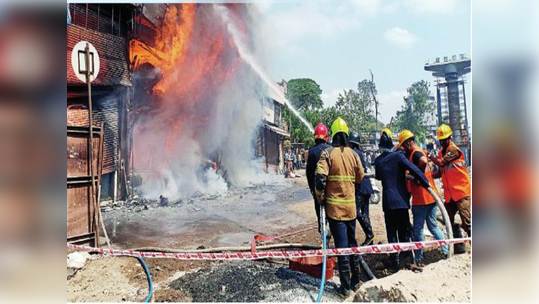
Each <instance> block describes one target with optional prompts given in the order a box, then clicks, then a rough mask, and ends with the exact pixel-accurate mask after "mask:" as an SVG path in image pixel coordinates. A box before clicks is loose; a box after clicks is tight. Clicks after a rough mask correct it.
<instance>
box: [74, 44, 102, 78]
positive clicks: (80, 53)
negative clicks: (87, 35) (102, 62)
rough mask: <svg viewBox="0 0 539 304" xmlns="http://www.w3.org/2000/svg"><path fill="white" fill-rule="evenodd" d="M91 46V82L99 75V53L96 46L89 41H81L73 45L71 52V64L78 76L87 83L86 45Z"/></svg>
mask: <svg viewBox="0 0 539 304" xmlns="http://www.w3.org/2000/svg"><path fill="white" fill-rule="evenodd" d="M87 45H89V47H90V66H89V69H90V82H92V81H94V80H95V79H96V78H97V75H99V54H98V53H97V50H96V49H95V47H94V46H93V45H92V44H91V43H88V42H87V41H80V42H78V43H77V44H75V46H74V47H73V51H72V52H71V66H72V68H73V72H74V73H75V75H76V76H77V78H78V79H79V80H80V81H82V82H84V83H86V70H87V67H86V46H87Z"/></svg>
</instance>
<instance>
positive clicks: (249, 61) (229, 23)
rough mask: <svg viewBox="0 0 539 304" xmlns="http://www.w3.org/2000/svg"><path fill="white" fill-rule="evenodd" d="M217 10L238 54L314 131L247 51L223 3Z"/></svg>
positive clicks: (308, 127) (310, 129)
mask: <svg viewBox="0 0 539 304" xmlns="http://www.w3.org/2000/svg"><path fill="white" fill-rule="evenodd" d="M217 10H218V11H219V14H220V16H221V18H222V19H223V21H224V22H225V23H226V24H227V29H228V32H229V33H230V35H231V36H232V38H233V39H234V42H235V44H236V46H237V47H238V52H239V54H240V56H241V57H242V58H243V60H245V62H246V63H247V64H248V65H249V66H250V67H251V68H252V69H253V71H255V72H256V74H258V76H259V77H260V79H261V80H262V81H264V83H265V84H266V85H267V86H268V88H269V89H270V90H271V91H272V92H273V93H275V94H276V95H277V96H279V97H281V98H282V100H283V101H284V103H285V104H286V106H287V107H288V108H289V109H290V110H291V111H292V113H293V114H294V115H296V116H297V117H298V118H299V120H300V121H301V122H302V123H303V124H304V125H305V126H306V127H307V129H309V131H310V132H311V133H314V129H313V126H312V125H311V124H310V123H309V122H308V121H307V120H306V119H305V118H303V117H302V116H301V113H300V112H299V111H298V110H297V109H296V108H294V106H293V105H292V103H291V102H290V101H289V100H288V99H287V98H286V97H285V96H284V95H283V94H282V92H281V90H279V88H278V87H277V84H276V83H275V82H274V81H273V80H272V79H271V78H270V77H269V76H268V74H267V73H266V72H265V70H264V69H263V68H262V67H261V66H260V63H259V61H258V60H257V59H256V57H255V56H254V55H253V54H252V53H251V52H249V50H248V48H247V47H246V45H245V43H244V41H243V39H242V37H241V34H240V31H239V29H238V28H237V26H236V24H235V23H234V20H233V19H232V18H231V15H230V12H229V10H228V9H227V7H226V6H224V5H219V6H217Z"/></svg>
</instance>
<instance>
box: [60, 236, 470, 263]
mask: <svg viewBox="0 0 539 304" xmlns="http://www.w3.org/2000/svg"><path fill="white" fill-rule="evenodd" d="M470 241H471V238H461V239H450V240H443V241H424V242H411V243H397V244H383V245H371V246H363V247H353V248H340V249H337V248H333V249H326V250H293V251H285V250H282V251H265V252H264V251H262V252H231V253H189V252H183V253H166V252H140V251H133V250H116V249H104V248H93V247H89V246H80V245H73V244H69V243H68V244H67V248H70V249H78V250H85V251H90V252H97V253H101V254H105V255H112V256H133V257H142V258H163V259H177V260H260V259H267V258H277V259H292V258H303V257H315V256H323V255H324V254H325V255H327V256H339V255H355V254H368V253H374V254H377V253H396V252H402V251H412V250H416V249H424V248H432V247H439V246H443V245H450V244H458V243H466V242H470Z"/></svg>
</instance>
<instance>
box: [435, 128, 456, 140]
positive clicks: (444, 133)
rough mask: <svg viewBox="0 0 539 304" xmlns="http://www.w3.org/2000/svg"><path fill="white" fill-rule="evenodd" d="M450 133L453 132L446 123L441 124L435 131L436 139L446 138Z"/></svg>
mask: <svg viewBox="0 0 539 304" xmlns="http://www.w3.org/2000/svg"><path fill="white" fill-rule="evenodd" d="M451 134H453V131H451V128H450V127H449V126H448V125H446V124H442V125H441V126H440V127H439V128H438V131H437V132H436V135H437V136H438V140H442V139H446V138H448V137H449V136H451Z"/></svg>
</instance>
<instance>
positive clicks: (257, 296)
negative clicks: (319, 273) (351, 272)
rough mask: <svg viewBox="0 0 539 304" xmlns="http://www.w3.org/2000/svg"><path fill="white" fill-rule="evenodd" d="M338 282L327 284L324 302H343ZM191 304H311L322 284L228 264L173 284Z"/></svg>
mask: <svg viewBox="0 0 539 304" xmlns="http://www.w3.org/2000/svg"><path fill="white" fill-rule="evenodd" d="M337 281H338V279H336V278H334V279H333V280H331V281H328V282H327V283H326V289H325V293H324V297H323V301H324V302H340V301H341V298H340V296H339V295H338V293H337V291H336V286H337V285H338V284H337ZM170 286H171V288H173V289H177V290H180V291H181V292H182V293H186V294H187V295H188V296H189V297H190V298H191V301H192V302H312V301H314V300H315V299H316V297H317V295H318V288H319V286H320V280H318V279H315V278H312V277H310V276H308V275H306V274H303V273H301V272H296V271H292V270H290V269H288V267H282V266H279V265H275V264H271V263H267V262H227V263H220V264H213V265H212V267H211V268H204V269H200V270H198V271H196V272H192V273H187V274H185V275H184V276H182V277H181V278H179V279H177V280H175V281H173V282H172V283H171V285H170Z"/></svg>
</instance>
